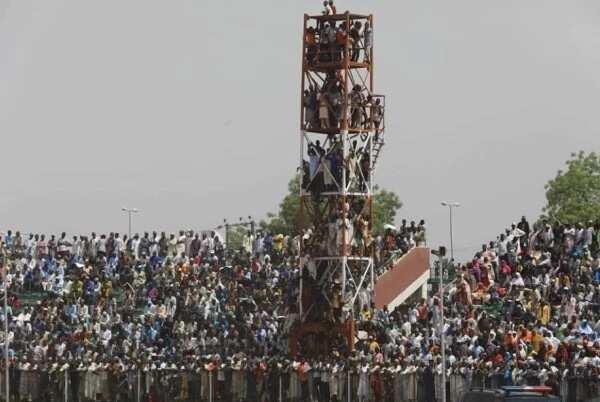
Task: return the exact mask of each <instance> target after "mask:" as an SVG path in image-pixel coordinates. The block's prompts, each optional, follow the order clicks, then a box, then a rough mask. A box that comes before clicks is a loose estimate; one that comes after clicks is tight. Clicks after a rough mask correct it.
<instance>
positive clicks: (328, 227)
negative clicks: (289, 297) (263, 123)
mask: <svg viewBox="0 0 600 402" xmlns="http://www.w3.org/2000/svg"><path fill="white" fill-rule="evenodd" d="M373 22H374V20H373V16H372V15H359V14H352V13H350V12H345V13H343V14H338V13H337V11H336V10H335V6H333V2H331V1H330V2H329V3H327V2H325V11H324V12H323V13H322V15H317V16H309V15H304V29H303V39H302V87H301V89H302V94H301V108H300V116H301V119H300V172H301V190H300V200H301V201H300V204H301V205H300V218H299V220H300V227H301V228H302V237H301V239H302V240H301V242H300V243H301V244H300V284H299V285H300V296H299V298H298V314H299V320H298V322H299V325H298V326H297V327H296V329H295V331H293V332H292V335H291V337H290V347H291V351H292V353H297V352H301V353H304V354H319V353H321V352H328V351H330V350H331V348H334V347H336V348H348V349H350V350H351V349H352V348H353V341H354V332H355V325H354V320H355V318H356V317H357V316H358V314H360V312H361V310H362V308H363V307H364V305H365V304H368V303H369V302H370V298H371V295H372V292H373V288H374V280H375V278H374V269H373V268H374V267H373V253H374V244H373V236H372V234H371V228H372V222H373V209H372V196H373V188H374V186H373V172H374V169H375V164H376V162H377V159H378V157H379V153H380V151H381V148H382V146H383V143H384V142H383V138H384V136H383V134H384V129H385V121H384V116H385V113H384V110H385V97H384V96H382V95H376V94H375V91H374V67H375V64H374V52H373V29H374V24H373Z"/></svg>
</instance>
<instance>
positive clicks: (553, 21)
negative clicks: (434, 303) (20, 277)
mask: <svg viewBox="0 0 600 402" xmlns="http://www.w3.org/2000/svg"><path fill="white" fill-rule="evenodd" d="M338 9H340V10H345V9H351V10H353V11H355V12H361V13H362V12H364V13H367V12H372V13H374V14H375V52H376V62H377V65H376V77H375V83H376V87H377V92H380V93H384V94H386V95H387V111H386V113H387V117H386V118H387V132H386V137H387V145H386V147H385V148H384V151H383V153H382V157H381V159H380V162H379V165H378V168H377V177H376V178H377V181H378V182H379V184H381V185H382V186H384V187H386V188H388V189H391V190H394V191H396V192H398V193H399V195H400V197H401V198H402V200H403V202H404V208H403V209H402V210H401V212H400V216H399V219H400V218H403V217H407V218H408V219H415V220H417V219H420V218H423V219H425V220H426V221H427V223H428V227H429V241H430V244H432V245H438V244H440V242H447V239H448V218H447V210H444V209H443V208H442V207H441V206H440V204H439V202H440V200H442V199H451V200H457V201H460V202H461V203H462V205H463V206H462V207H461V208H460V209H459V210H458V211H457V214H456V220H455V247H456V249H457V255H459V256H463V257H464V256H466V255H471V254H472V252H473V250H474V249H476V248H478V247H479V246H480V244H481V243H482V242H484V241H487V240H491V239H493V238H495V236H496V234H497V233H499V231H501V230H502V229H503V228H504V227H506V226H507V225H509V224H510V223H511V222H512V221H513V220H517V219H519V217H520V216H521V215H523V214H526V215H527V216H529V217H531V218H533V217H535V216H536V215H537V214H538V213H539V212H540V210H541V207H542V206H543V204H544V200H545V199H544V188H543V187H544V184H545V183H546V181H547V180H548V179H550V178H552V177H553V176H554V175H555V173H556V171H557V170H558V169H559V168H561V167H562V166H563V164H564V161H565V160H566V159H567V158H568V157H569V154H570V153H571V151H576V150H580V149H583V150H589V151H591V150H600V111H599V109H598V106H599V105H600V2H598V1H597V0H587V1H584V0H570V1H565V0H528V1H523V0H503V1H481V0H453V1H448V2H444V1H433V0H418V1H417V0H410V1H406V0H347V1H338ZM320 10H321V5H320V1H316V0H315V1H291V0H279V1H275V0H256V1H239V0H238V1H233V0H221V1H207V0H185V1H184V0H168V1H167V0H161V1H158V0H103V1H98V0H93V1H92V0H37V1H33V0H0V49H1V51H0V138H1V139H2V142H1V146H0V151H1V154H0V161H1V163H2V173H1V177H2V180H1V181H0V183H1V188H0V230H3V229H5V228H6V227H9V228H13V229H15V228H18V229H21V230H22V231H25V232H30V231H40V232H57V231H63V230H65V231H68V232H70V233H74V232H75V233H79V232H86V233H87V232H90V231H92V230H96V231H111V230H117V231H126V228H127V226H126V223H127V221H126V218H125V216H124V215H123V214H122V213H121V212H120V207H121V206H122V205H127V206H133V207H138V208H140V209H141V211H142V212H141V213H140V214H139V215H138V216H136V217H135V222H134V225H135V229H137V230H140V231H142V230H146V229H154V228H157V229H165V230H174V229H177V228H180V227H186V228H194V229H205V228H211V227H214V226H216V225H218V224H219V223H220V222H221V221H222V219H223V218H224V217H228V218H230V219H235V218H236V217H238V216H241V215H254V216H256V217H263V216H264V215H265V214H266V212H268V211H274V210H276V209H277V204H278V203H279V201H280V199H281V197H282V195H283V194H284V193H285V191H286V184H287V182H288V180H289V179H290V177H291V176H292V175H293V174H294V172H295V169H296V166H297V164H298V149H299V132H298V120H299V91H300V49H301V21H302V15H303V13H304V12H309V13H318V12H320Z"/></svg>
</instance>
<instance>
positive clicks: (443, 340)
mask: <svg viewBox="0 0 600 402" xmlns="http://www.w3.org/2000/svg"><path fill="white" fill-rule="evenodd" d="M432 253H433V254H434V255H435V256H436V257H437V258H438V263H439V269H438V276H439V278H438V279H439V287H440V323H439V332H440V333H439V336H440V349H441V350H440V352H441V355H442V395H441V402H446V337H445V336H444V265H445V264H444V263H445V261H444V257H445V256H446V248H445V247H440V248H439V250H434V251H432Z"/></svg>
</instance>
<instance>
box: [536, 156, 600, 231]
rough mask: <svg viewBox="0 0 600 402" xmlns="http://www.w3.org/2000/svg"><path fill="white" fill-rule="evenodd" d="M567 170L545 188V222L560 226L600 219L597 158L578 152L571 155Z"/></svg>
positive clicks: (599, 186) (599, 167)
mask: <svg viewBox="0 0 600 402" xmlns="http://www.w3.org/2000/svg"><path fill="white" fill-rule="evenodd" d="M566 165H567V169H566V170H564V171H563V170H559V171H558V173H557V174H556V177H555V178H554V179H552V180H550V181H549V182H548V184H546V186H545V189H546V199H547V204H546V206H545V207H544V211H543V212H544V218H547V219H549V220H551V221H554V222H559V223H577V222H582V223H583V222H587V221H589V220H596V219H598V218H600V156H599V155H598V154H596V153H595V152H591V153H589V154H586V153H585V152H583V151H581V152H579V153H577V154H575V153H573V154H571V159H570V160H568V161H567V162H566Z"/></svg>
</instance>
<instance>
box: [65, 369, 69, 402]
mask: <svg viewBox="0 0 600 402" xmlns="http://www.w3.org/2000/svg"><path fill="white" fill-rule="evenodd" d="M68 370H69V369H68V368H66V369H65V402H69V371H68Z"/></svg>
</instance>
